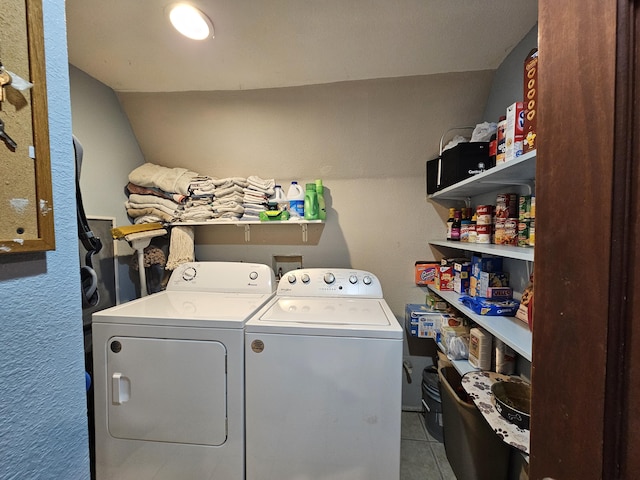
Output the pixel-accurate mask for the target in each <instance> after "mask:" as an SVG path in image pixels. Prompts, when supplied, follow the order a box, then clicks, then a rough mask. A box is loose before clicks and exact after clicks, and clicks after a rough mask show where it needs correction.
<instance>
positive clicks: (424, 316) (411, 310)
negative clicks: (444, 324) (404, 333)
mask: <svg viewBox="0 0 640 480" xmlns="http://www.w3.org/2000/svg"><path fill="white" fill-rule="evenodd" d="M440 315H442V314H441V312H437V311H434V310H432V309H431V308H430V307H429V305H426V304H419V303H408V304H406V305H405V311H404V320H405V324H406V326H407V329H408V330H409V333H410V334H411V335H412V336H414V337H418V336H420V332H421V331H422V333H423V334H425V332H428V331H429V330H430V329H431V330H432V331H433V332H434V333H433V338H435V336H436V333H437V331H438V329H439V328H440V323H439V322H440ZM421 320H422V322H421ZM436 321H437V324H436ZM421 323H422V325H421Z"/></svg>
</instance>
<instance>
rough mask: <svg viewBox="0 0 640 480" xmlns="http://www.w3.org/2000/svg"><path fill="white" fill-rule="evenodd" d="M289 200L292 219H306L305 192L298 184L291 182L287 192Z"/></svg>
mask: <svg viewBox="0 0 640 480" xmlns="http://www.w3.org/2000/svg"><path fill="white" fill-rule="evenodd" d="M287 200H289V213H290V214H291V216H292V217H300V218H302V217H304V192H303V191H302V187H301V186H300V185H298V182H291V186H290V187H289V191H288V192H287Z"/></svg>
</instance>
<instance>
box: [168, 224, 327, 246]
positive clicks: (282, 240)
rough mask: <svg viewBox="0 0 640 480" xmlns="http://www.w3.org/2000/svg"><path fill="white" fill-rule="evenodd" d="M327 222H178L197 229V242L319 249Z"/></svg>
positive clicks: (173, 225)
mask: <svg viewBox="0 0 640 480" xmlns="http://www.w3.org/2000/svg"><path fill="white" fill-rule="evenodd" d="M324 223H325V222H324V221H323V220H288V221H270V222H260V221H231V220H219V221H208V222H174V223H170V224H167V226H168V227H175V226H190V227H196V228H195V236H196V242H197V243H198V244H209V245H234V244H253V245H317V244H318V242H319V241H320V236H321V235H322V231H323V230H324Z"/></svg>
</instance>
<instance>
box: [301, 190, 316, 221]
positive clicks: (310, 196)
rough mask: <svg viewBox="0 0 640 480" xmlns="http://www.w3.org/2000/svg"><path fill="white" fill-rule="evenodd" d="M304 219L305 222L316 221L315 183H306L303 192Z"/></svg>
mask: <svg viewBox="0 0 640 480" xmlns="http://www.w3.org/2000/svg"><path fill="white" fill-rule="evenodd" d="M304 218H305V219H306V220H317V219H318V193H317V192H316V184H315V183H307V185H306V189H305V192H304Z"/></svg>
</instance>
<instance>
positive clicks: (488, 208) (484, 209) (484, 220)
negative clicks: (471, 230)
mask: <svg viewBox="0 0 640 480" xmlns="http://www.w3.org/2000/svg"><path fill="white" fill-rule="evenodd" d="M492 214H493V205H478V206H477V207H476V224H477V225H491V222H492Z"/></svg>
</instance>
